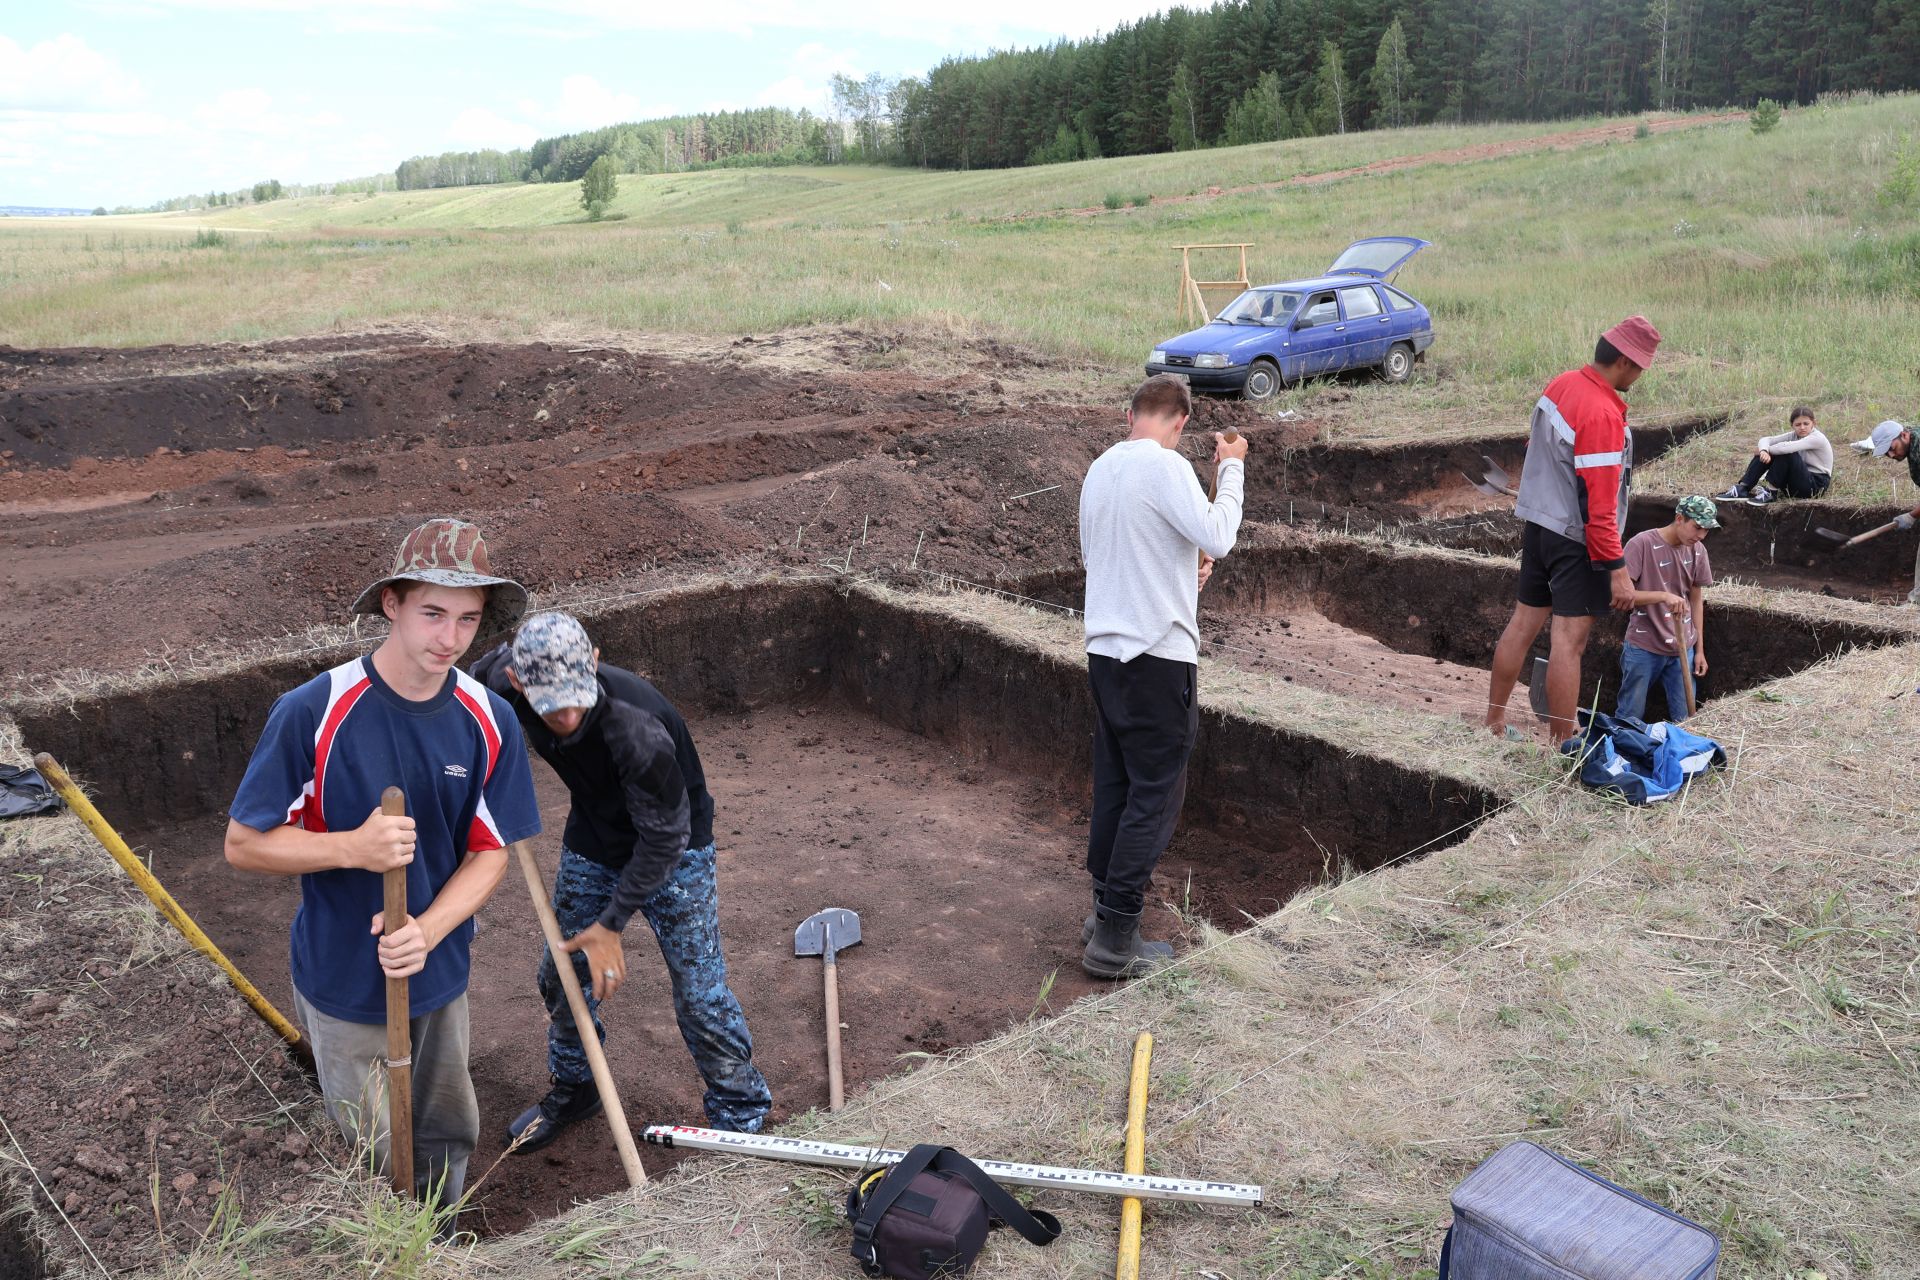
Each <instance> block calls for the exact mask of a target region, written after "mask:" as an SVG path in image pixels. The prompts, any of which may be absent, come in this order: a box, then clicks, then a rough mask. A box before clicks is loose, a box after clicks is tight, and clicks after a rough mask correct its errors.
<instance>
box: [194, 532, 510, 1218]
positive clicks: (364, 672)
mask: <svg viewBox="0 0 1920 1280" xmlns="http://www.w3.org/2000/svg"><path fill="white" fill-rule="evenodd" d="M526 595H527V593H526V592H525V590H523V589H522V588H521V587H520V585H519V584H518V583H516V582H511V581H509V580H507V579H505V578H500V577H496V576H494V574H493V573H492V571H491V568H490V567H489V565H488V562H487V548H486V543H485V541H484V540H483V539H482V538H481V537H480V531H479V530H478V529H476V528H474V527H473V526H472V525H470V524H467V523H466V522H464V521H460V520H429V521H427V522H426V523H425V524H423V525H421V526H419V527H418V528H416V529H415V530H414V531H413V532H412V533H410V534H408V535H407V538H406V540H405V541H404V542H403V543H402V544H401V546H400V551H399V554H398V555H397V556H396V557H395V558H394V566H393V572H392V573H391V574H389V575H387V576H386V577H385V578H382V579H381V580H380V581H379V582H376V583H375V584H374V585H373V586H371V587H369V588H367V591H366V593H365V594H363V595H362V596H361V597H360V599H359V601H358V602H357V603H356V605H355V606H354V607H355V610H356V611H357V612H361V613H379V614H381V615H382V616H384V617H385V618H386V619H387V622H388V630H387V634H386V637H385V638H384V639H383V640H382V641H381V642H380V644H379V646H378V647H376V648H375V649H374V651H373V652H372V653H370V654H364V655H361V656H358V657H355V658H353V659H352V660H351V661H348V662H344V663H342V664H340V665H339V666H337V667H335V668H333V669H332V670H331V671H325V672H322V673H321V674H320V675H318V676H315V677H314V678H313V679H312V680H309V681H307V682H306V683H305V684H303V685H301V686H300V687H299V688H297V689H294V690H292V691H291V692H289V693H287V694H286V695H285V696H284V697H282V698H280V700H279V701H277V702H275V703H274V706H273V712H272V714H271V715H269V716H268V717H267V725H266V728H265V729H264V730H263V731H262V732H261V735H260V740H259V742H258V743H257V744H256V745H255V746H254V750H253V757H252V759H251V760H249V761H248V763H247V771H246V775H245V777H244V778H242V780H241V782H240V787H239V791H238V792H237V793H236V794H235V796H234V798H233V803H232V804H231V805H230V806H229V809H228V813H229V816H230V821H229V822H228V824H227V837H226V855H227V861H228V862H229V863H231V864H232V865H234V866H236V867H239V868H240V869H242V870H245V871H253V872H259V873H264V874H267V875H280V876H289V877H295V876H297V877H298V878H299V881H300V910H299V911H298V913H297V914H296V915H295V916H294V919H293V931H292V945H291V947H290V953H291V960H292V970H293V1000H294V1010H295V1012H296V1013H297V1014H298V1015H299V1018H300V1021H301V1022H302V1023H303V1024H304V1025H305V1027H306V1031H307V1038H308V1039H309V1041H310V1042H311V1043H312V1045H313V1056H314V1062H315V1066H316V1068H317V1070H318V1074H319V1077H320V1091H321V1094H322V1095H323V1096H324V1098H325V1099H326V1107H327V1115H328V1116H329V1118H331V1119H332V1120H333V1122H334V1124H335V1125H337V1126H338V1127H339V1129H340V1131H341V1132H342V1133H343V1134H344V1135H345V1136H346V1138H347V1140H348V1141H349V1142H352V1143H355V1144H356V1145H358V1144H365V1145H366V1146H367V1147H369V1148H371V1151H372V1155H373V1162H374V1164H375V1166H376V1167H377V1168H380V1169H383V1170H384V1168H385V1166H386V1163H387V1151H388V1139H389V1136H390V1135H389V1133H388V1108H387V1104H386V1098H385V1088H386V1069H385V1062H386V1057H387V1036H386V1015H387V1008H386V979H388V978H406V979H408V990H407V995H408V999H409V1001H410V1003H411V1008H410V1010H409V1015H410V1016H409V1030H410V1032H411V1036H412V1051H413V1140H414V1150H415V1152H416V1154H417V1155H418V1156H419V1160H418V1163H417V1164H416V1166H415V1175H414V1176H415V1186H414V1188H413V1190H414V1193H415V1194H416V1195H417V1196H419V1197H421V1198H425V1197H426V1196H427V1195H429V1194H437V1195H438V1196H439V1203H440V1204H442V1205H450V1204H453V1203H455V1202H456V1201H458V1200H459V1198H460V1196H461V1191H462V1187H463V1186H464V1184H465V1181H466V1175H467V1162H468V1159H469V1157H471V1155H472V1154H473V1148H474V1145H475V1143H476V1142H477V1141H478V1139H479V1136H480V1107H479V1102H478V1100H477V1098H476V1095H475V1093H474V1088H473V1075H472V1071H471V1068H470V1065H469V1060H468V1059H469V1054H468V1046H469V1034H468V1018H467V984H468V976H469V973H470V969H471V959H470V955H469V946H470V944H471V942H472V939H473V933H474V929H473V916H474V914H475V913H476V912H477V911H479V910H480V907H481V906H482V904H484V903H485V902H486V900H487V898H488V897H489V896H490V895H491V894H492V893H493V891H494V889H495V888H496V887H497V886H498V885H499V883H500V878H501V877H502V876H503V875H505V874H506V870H507V846H508V845H510V844H512V843H514V842H515V841H518V840H525V839H528V838H529V837H531V836H533V835H535V834H536V833H538V832H539V830H540V815H539V811H538V809H537V808H536V805H535V800H534V794H533V771H532V766H531V764H530V763H529V761H528V759H527V753H526V751H525V750H524V749H522V747H521V745H520V743H519V742H517V741H514V740H512V739H511V738H510V737H509V736H508V735H507V732H506V727H507V726H508V725H510V724H512V723H513V709H512V708H511V707H510V706H508V705H507V703H506V701H505V700H504V699H502V698H500V697H498V696H496V695H494V694H492V693H489V692H488V691H487V689H486V688H485V687H484V686H482V685H481V684H480V683H479V682H478V681H476V680H474V679H473V678H472V677H471V676H469V675H467V674H466V673H465V672H463V671H460V670H459V669H458V668H457V667H455V665H454V664H455V662H457V661H458V660H459V658H460V657H461V655H463V654H464V653H465V652H466V651H467V648H468V646H469V645H471V644H472V643H473V640H474V637H475V636H476V635H478V634H481V633H482V631H483V629H484V628H485V627H487V626H488V625H490V620H491V625H494V626H499V625H501V623H500V620H501V619H503V618H504V619H509V620H510V619H511V618H513V617H517V616H518V614H519V612H520V610H521V609H523V608H524V607H525V604H526ZM390 786H397V787H399V788H400V790H401V791H402V792H403V793H404V794H405V796H406V812H405V814H404V815H402V816H389V815H387V814H385V813H383V812H382V811H381V808H380V798H381V793H382V792H383V791H384V790H385V789H386V788H387V787H390ZM398 870H404V872H405V876H406V885H407V919H406V923H405V924H404V925H402V926H401V927H400V928H399V929H398V930H396V931H394V932H391V933H389V932H387V931H386V930H385V928H384V922H383V918H382V917H383V915H384V911H383V906H384V893H383V889H382V877H383V875H384V874H385V873H387V872H390V871H398Z"/></svg>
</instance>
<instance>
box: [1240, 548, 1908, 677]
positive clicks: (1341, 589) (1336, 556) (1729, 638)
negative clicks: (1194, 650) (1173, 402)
mask: <svg viewBox="0 0 1920 1280" xmlns="http://www.w3.org/2000/svg"><path fill="white" fill-rule="evenodd" d="M1515 573H1516V569H1515V567H1514V566H1513V565H1512V564H1511V563H1507V562H1503V561H1499V560H1492V559H1479V558H1474V559H1463V558H1461V557H1457V556H1445V555H1439V554H1434V553H1427V552H1421V551H1418V550H1413V549H1400V550H1397V551H1394V550H1388V549H1386V548H1383V547H1379V546H1375V545H1372V544H1367V543H1361V542H1345V541H1342V540H1340V539H1333V538H1329V539H1326V540H1323V541H1321V542H1319V543H1317V544H1315V545H1314V546H1312V547H1311V548H1308V547H1302V548H1297V549H1296V548H1289V549H1285V550H1281V549H1265V548H1262V549H1255V550H1249V551H1246V552H1244V553H1242V554H1238V555H1234V556H1230V557H1228V558H1227V559H1226V560H1223V561H1222V562H1221V565H1220V568H1219V569H1218V570H1217V571H1216V572H1215V575H1214V581H1213V585H1212V586H1210V587H1209V588H1208V593H1209V596H1210V597H1211V603H1212V605H1213V607H1215V608H1222V607H1227V608H1236V609H1243V610H1248V611H1252V612H1265V611H1270V610H1274V609H1280V608H1284V606H1285V605H1286V603H1287V602H1289V601H1293V600H1301V599H1311V600H1312V601H1313V603H1314V604H1315V606H1316V607H1317V608H1319V609H1320V610H1321V611H1322V612H1323V613H1325V614H1326V615H1327V616H1328V617H1329V618H1331V619H1333V621H1335V622H1338V623H1339V624H1340V625H1342V626H1345V627H1351V628H1353V629H1354V630H1355V631H1360V632H1364V633H1365V634H1367V635H1370V636H1373V637H1375V638H1376V639H1378V640H1380V641H1381V642H1382V643H1384V644H1387V645H1390V646H1392V647H1393V648H1395V649H1399V650H1400V651H1402V652H1403V653H1410V654H1420V655H1424V656H1427V657H1432V658H1444V659H1446V660H1447V661H1449V662H1458V663H1462V664H1465V665H1469V666H1478V667H1490V666H1491V665H1492V662H1493V647H1494V644H1495V643H1496V642H1497V641H1498V640H1499V638H1500V632H1501V629H1502V628H1503V627H1505V625H1506V622H1507V618H1508V617H1509V616H1510V615H1511V613H1512V609H1513V587H1514V577H1515ZM1215 592H1217V593H1218V595H1214V593H1215ZM1707 609H1708V614H1707V658H1708V661H1709V667H1710V670H1709V674H1708V675H1707V677H1706V678H1705V679H1704V680H1702V681H1701V682H1700V696H1701V697H1702V698H1711V697H1723V696H1725V695H1727V694H1731V693H1737V692H1739V691H1740V690H1742V689H1748V688H1751V687H1753V686H1754V685H1758V684H1763V683H1765V682H1766V681H1768V680H1773V679H1776V678H1778V677H1779V676H1782V675H1786V674H1789V673H1791V672H1794V671H1797V670H1799V669H1801V668H1802V667H1806V666H1809V665H1811V664H1812V663H1815V662H1818V661H1820V660H1821V659H1823V658H1826V657H1829V656H1831V655H1833V654H1836V653H1840V652H1843V651H1845V650H1846V649H1849V648H1853V647H1857V646H1863V645H1879V644H1900V643H1905V642H1907V641H1908V640H1910V639H1912V636H1911V634H1910V633H1909V632H1908V631H1907V630H1905V629H1903V628H1900V627H1898V626H1893V625H1888V626H1885V627H1876V626H1869V625H1862V624H1858V623H1851V622H1837V621H1836V622H1814V621H1809V620H1807V619H1804V618H1801V617H1798V616H1796V615H1793V614H1788V613H1784V612H1778V611H1774V610H1769V609H1760V608H1755V607H1753V606H1750V605H1743V604H1731V603H1722V602H1716V601H1714V600H1713V598H1712V593H1711V592H1709V593H1708V605H1707ZM1623 629H1624V628H1623V627H1622V626H1621V624H1620V622H1619V621H1618V620H1617V619H1601V620H1599V621H1598V622H1596V624H1595V626H1594V630H1593V636H1592V639H1591V640H1590V641H1589V642H1588V646H1587V657H1586V664H1585V666H1586V672H1587V677H1588V679H1589V680H1590V681H1591V680H1594V679H1598V680H1599V682H1600V684H1601V688H1602V694H1601V701H1602V705H1603V706H1604V705H1607V704H1608V703H1610V702H1611V700H1612V698H1613V694H1614V690H1615V689H1616V687H1617V685H1618V673H1619V669H1620V645H1621V633H1622V631H1623ZM1536 651H1537V652H1539V653H1541V654H1544V653H1545V652H1546V639H1545V633H1544V632H1543V633H1542V638H1541V641H1540V644H1539V646H1538V647H1537V650H1536ZM1655 701H1656V702H1658V701H1659V699H1658V698H1656V699H1655ZM1648 710H1649V712H1650V713H1652V712H1655V711H1656V710H1657V708H1656V707H1654V706H1649V708H1648Z"/></svg>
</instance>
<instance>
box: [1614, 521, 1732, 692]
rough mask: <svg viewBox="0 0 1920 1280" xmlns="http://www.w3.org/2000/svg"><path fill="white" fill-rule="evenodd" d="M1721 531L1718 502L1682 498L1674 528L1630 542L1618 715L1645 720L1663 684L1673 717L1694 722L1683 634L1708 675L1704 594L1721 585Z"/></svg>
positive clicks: (1693, 660)
mask: <svg viewBox="0 0 1920 1280" xmlns="http://www.w3.org/2000/svg"><path fill="white" fill-rule="evenodd" d="M1719 527H1720V513H1719V511H1718V510H1717V509H1716V508H1715V507H1714V505H1713V500H1712V499H1711V498H1703V497H1700V496H1698V495H1695V496H1692V497H1687V498H1682V499H1680V501H1679V502H1678V503H1677V504H1675V506H1674V514H1673V522H1672V523H1671V524H1667V525H1662V526H1661V527H1660V528H1658V529H1648V530H1647V531H1646V532H1645V533H1639V534H1635V535H1634V536H1633V537H1632V538H1629V539H1628V540H1627V546H1626V556H1627V574H1628V576H1629V577H1631V578H1632V579H1633V603H1634V610H1633V615H1632V617H1630V618H1629V619H1628V620H1627V642H1626V644H1624V645H1622V646H1621V648H1620V701H1619V704H1618V705H1617V706H1615V708H1614V714H1615V715H1616V716H1627V717H1631V718H1632V719H1635V720H1644V719H1645V718H1646V710H1647V689H1648V688H1649V687H1650V686H1651V685H1652V684H1653V683H1654V681H1656V680H1657V681H1659V682H1660V686H1661V688H1662V689H1664V690H1665V691H1666V695H1667V719H1669V720H1671V721H1674V722H1676V723H1677V722H1679V721H1681V720H1685V719H1686V718H1687V688H1686V682H1685V681H1684V680H1683V679H1682V677H1681V671H1680V662H1681V658H1680V656H1679V655H1680V638H1679V632H1680V630H1681V629H1684V630H1685V633H1686V638H1687V648H1686V653H1687V657H1686V661H1687V662H1688V663H1689V664H1690V665H1691V666H1692V668H1693V675H1694V679H1696V680H1697V679H1699V678H1700V677H1701V676H1704V675H1705V674H1707V650H1706V623H1707V619H1706V610H1705V605H1704V604H1703V603H1702V601H1701V598H1700V589H1701V588H1702V587H1709V586H1712V585H1713V566H1712V565H1711V564H1709V563H1708V561H1707V547H1706V537H1707V531H1708V530H1710V529H1718V528H1719Z"/></svg>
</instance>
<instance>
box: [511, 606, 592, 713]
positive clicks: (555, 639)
mask: <svg viewBox="0 0 1920 1280" xmlns="http://www.w3.org/2000/svg"><path fill="white" fill-rule="evenodd" d="M513 673H514V674H515V675H517V676H519V677H520V684H521V686H522V687H523V688H524V689H525V690H526V694H527V702H528V703H529V704H530V705H531V706H532V707H533V710H534V714H535V715H542V716H545V715H552V714H553V713H554V712H556V711H559V710H561V709H562V708H564V707H579V708H580V709H582V710H585V709H587V708H589V707H591V706H593V704H594V703H596V702H598V701H600V682H599V681H598V680H596V679H595V678H594V661H593V642H592V641H591V640H589V639H587V629H586V628H585V627H583V626H581V625H580V620H579V619H578V618H575V617H574V616H573V615H571V614H566V613H536V614H534V615H533V616H532V617H531V618H528V619H527V620H526V621H525V622H523V623H521V624H520V633H519V634H518V635H516V636H515V637H514V638H513Z"/></svg>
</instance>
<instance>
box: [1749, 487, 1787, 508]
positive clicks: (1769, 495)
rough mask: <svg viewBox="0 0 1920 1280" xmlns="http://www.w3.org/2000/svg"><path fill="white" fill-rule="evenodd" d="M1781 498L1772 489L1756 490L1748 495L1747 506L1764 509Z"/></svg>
mask: <svg viewBox="0 0 1920 1280" xmlns="http://www.w3.org/2000/svg"><path fill="white" fill-rule="evenodd" d="M1779 496H1780V495H1779V494H1777V493H1775V492H1774V491H1773V490H1771V489H1764V488H1763V489H1755V490H1754V491H1753V492H1752V493H1750V494H1748V495H1747V505H1748V506H1750V507H1764V506H1766V505H1767V504H1768V503H1769V502H1772V501H1773V500H1774V499H1775V498H1777V497H1779Z"/></svg>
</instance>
